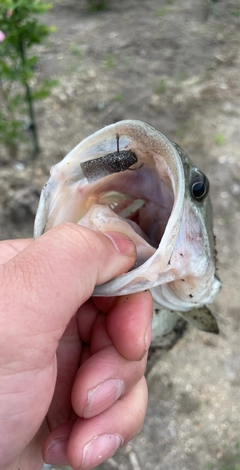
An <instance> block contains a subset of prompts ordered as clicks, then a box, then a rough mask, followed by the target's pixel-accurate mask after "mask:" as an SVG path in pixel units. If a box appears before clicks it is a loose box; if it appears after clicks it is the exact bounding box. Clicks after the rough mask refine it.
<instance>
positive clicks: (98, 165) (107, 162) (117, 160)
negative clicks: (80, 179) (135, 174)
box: [81, 134, 138, 183]
mask: <svg viewBox="0 0 240 470" xmlns="http://www.w3.org/2000/svg"><path fill="white" fill-rule="evenodd" d="M116 138H117V151H116V152H113V153H108V154H107V155H104V156H103V157H99V158H95V159H93V160H88V161H87V162H83V163H81V168H82V171H83V174H84V176H85V178H87V180H88V183H93V182H94V181H97V180H99V179H101V178H104V176H109V175H112V174H113V173H119V172H120V171H126V170H129V169H130V166H132V165H134V163H137V161H138V159H137V157H136V155H135V153H134V152H132V151H131V150H119V135H118V134H117V136H116Z"/></svg>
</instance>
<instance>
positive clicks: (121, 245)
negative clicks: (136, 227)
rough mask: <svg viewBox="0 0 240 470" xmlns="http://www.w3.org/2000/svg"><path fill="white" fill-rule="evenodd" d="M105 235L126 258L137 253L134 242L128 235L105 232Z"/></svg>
mask: <svg viewBox="0 0 240 470" xmlns="http://www.w3.org/2000/svg"><path fill="white" fill-rule="evenodd" d="M103 234H104V235H106V237H108V238H109V239H110V240H111V241H112V243H113V244H114V246H115V248H116V249H117V250H118V251H119V253H121V254H122V255H125V256H131V255H134V254H135V253H136V247H135V245H134V243H133V241H132V240H131V239H130V238H128V237H127V236H126V235H124V234H123V233H120V232H104V233H103Z"/></svg>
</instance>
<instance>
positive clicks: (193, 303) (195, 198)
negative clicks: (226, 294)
mask: <svg viewBox="0 0 240 470" xmlns="http://www.w3.org/2000/svg"><path fill="white" fill-rule="evenodd" d="M208 190H209V183H208V180H207V178H206V176H205V175H204V174H203V173H202V172H201V171H200V170H199V169H198V168H197V167H196V166H195V165H194V164H193V163H192V162H191V160H190V159H189V158H188V156H187V155H186V153H185V152H184V151H183V150H182V149H181V148H180V147H179V146H178V145H177V144H175V143H173V142H171V141H170V140H168V139H167V138H166V137H165V136H164V135H163V134H161V133H160V132H159V131H157V130H155V129H154V128H152V127H151V126H149V125H148V124H146V123H143V122H141V121H133V120H126V121H120V122H118V123H115V124H112V125H110V126H107V127H105V128H103V129H101V130H100V131H98V132H96V133H95V134H93V135H91V136H90V137H88V138H86V139H85V140H83V141H82V142H81V143H80V144H79V145H77V146H76V147H75V148H74V149H73V150H72V151H71V152H70V153H69V154H68V155H67V156H66V157H65V158H64V159H63V160H62V161H61V162H59V163H58V164H57V165H55V166H54V167H52V169H51V177H50V179H49V180H48V182H47V183H46V185H45V186H44V188H43V190H42V194H41V197H40V202H39V208H38V212H37V215H36V219H35V228H34V236H35V237H38V236H40V235H41V234H42V233H44V232H45V231H47V230H49V229H50V228H51V227H53V226H56V225H58V224H60V223H63V222H75V223H78V224H80V225H83V226H86V227H89V228H91V229H93V230H100V231H102V232H106V231H111V230H112V231H119V232H122V233H125V234H126V235H128V236H129V237H130V238H131V239H132V240H133V241H134V242H135V244H136V248H137V260H136V263H135V265H134V267H133V268H132V269H131V270H130V271H129V272H128V273H125V274H122V275H121V276H118V277H117V278H115V279H112V280H111V281H109V282H106V283H105V284H102V285H100V286H96V288H95V291H94V295H97V296H115V295H125V294H129V293H134V292H139V291H143V290H146V289H151V292H152V295H153V299H154V304H155V316H154V320H153V345H156V346H157V345H159V344H160V342H161V338H162V337H164V336H165V335H166V334H168V333H169V332H170V331H171V329H172V328H174V324H176V322H177V320H178V318H179V315H180V316H181V317H183V318H184V319H185V320H187V321H188V322H189V323H191V324H192V325H193V326H196V327H197V328H199V329H202V330H205V331H210V332H215V333H217V332H218V326H217V322H216V319H215V318H214V316H213V315H212V313H211V311H210V309H209V307H208V304H211V303H212V302H213V300H214V297H215V295H216V294H217V292H218V291H219V289H220V287H221V283H220V281H219V279H218V278H217V276H216V273H215V269H216V268H215V243H214V235H213V225H212V210H211V202H210V197H209V192H208Z"/></svg>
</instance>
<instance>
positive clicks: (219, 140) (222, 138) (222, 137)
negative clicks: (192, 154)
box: [214, 133, 226, 147]
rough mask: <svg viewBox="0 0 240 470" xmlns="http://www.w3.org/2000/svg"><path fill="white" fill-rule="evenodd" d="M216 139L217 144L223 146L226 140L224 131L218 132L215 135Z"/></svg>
mask: <svg viewBox="0 0 240 470" xmlns="http://www.w3.org/2000/svg"><path fill="white" fill-rule="evenodd" d="M214 141H215V144H217V145H218V146H219V147H221V146H222V145H224V144H225V142H226V136H225V135H224V134H222V133H219V134H216V135H215V137H214Z"/></svg>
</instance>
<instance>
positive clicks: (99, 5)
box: [88, 0, 110, 13]
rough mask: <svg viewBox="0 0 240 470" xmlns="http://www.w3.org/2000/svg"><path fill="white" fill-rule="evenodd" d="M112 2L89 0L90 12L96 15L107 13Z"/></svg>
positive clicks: (107, 0) (108, 0)
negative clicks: (97, 13) (102, 12)
mask: <svg viewBox="0 0 240 470" xmlns="http://www.w3.org/2000/svg"><path fill="white" fill-rule="evenodd" d="M109 2H110V0H88V4H89V7H88V9H89V11H90V12H91V13H95V12H97V11H105V10H107V8H108V6H109Z"/></svg>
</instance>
